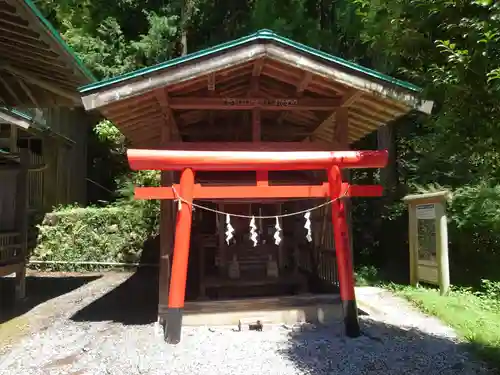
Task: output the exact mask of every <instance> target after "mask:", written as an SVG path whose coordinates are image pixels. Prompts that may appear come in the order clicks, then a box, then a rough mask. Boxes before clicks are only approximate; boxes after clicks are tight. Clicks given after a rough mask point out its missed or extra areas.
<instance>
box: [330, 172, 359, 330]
mask: <svg viewBox="0 0 500 375" xmlns="http://www.w3.org/2000/svg"><path fill="white" fill-rule="evenodd" d="M328 182H329V184H330V198H331V199H336V198H338V197H339V195H340V194H341V185H342V177H341V173H340V169H339V168H338V167H337V166H333V167H331V168H330V170H328ZM332 225H333V230H334V238H335V252H336V256H337V268H338V275H339V283H340V298H341V300H342V308H343V311H344V325H345V332H346V335H347V336H349V337H358V336H359V335H360V328H359V321H358V308H357V306H356V296H355V293H354V270H353V267H352V258H351V251H350V241H349V231H348V228H347V220H346V212H345V203H344V201H343V199H336V200H335V202H333V203H332Z"/></svg>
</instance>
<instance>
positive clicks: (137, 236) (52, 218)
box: [31, 201, 159, 271]
mask: <svg viewBox="0 0 500 375" xmlns="http://www.w3.org/2000/svg"><path fill="white" fill-rule="evenodd" d="M158 214H159V204H158V202H157V201H124V202H121V203H117V204H114V205H111V206H107V207H87V208H80V207H61V208H58V209H56V210H55V211H53V212H52V213H49V214H47V215H46V216H45V218H44V220H43V222H42V224H41V225H40V226H39V235H38V243H37V246H36V248H35V250H34V252H33V255H32V257H31V259H32V260H44V261H72V262H88V261H91V262H126V263H129V262H138V261H139V259H140V256H141V251H142V248H143V245H144V242H145V241H146V240H148V239H149V238H150V237H152V236H155V235H157V233H158V216H159V215H158ZM44 268H46V267H44ZM49 268H51V269H53V270H68V271H69V270H81V269H89V268H91V269H95V268H99V267H82V266H70V265H57V266H50V267H49Z"/></svg>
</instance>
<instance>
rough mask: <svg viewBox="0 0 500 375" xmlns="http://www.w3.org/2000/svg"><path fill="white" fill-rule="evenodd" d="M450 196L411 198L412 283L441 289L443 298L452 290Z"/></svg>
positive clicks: (442, 194)
mask: <svg viewBox="0 0 500 375" xmlns="http://www.w3.org/2000/svg"><path fill="white" fill-rule="evenodd" d="M447 198H448V192H436V193H427V194H419V195H408V196H406V197H404V198H403V201H404V202H406V203H407V204H408V217H409V244H410V283H411V284H412V285H417V284H418V282H425V283H429V284H434V285H439V287H440V290H441V294H445V293H446V292H447V291H448V289H449V286H450V275H449V265H448V230H447V219H446V210H445V203H446V199H447Z"/></svg>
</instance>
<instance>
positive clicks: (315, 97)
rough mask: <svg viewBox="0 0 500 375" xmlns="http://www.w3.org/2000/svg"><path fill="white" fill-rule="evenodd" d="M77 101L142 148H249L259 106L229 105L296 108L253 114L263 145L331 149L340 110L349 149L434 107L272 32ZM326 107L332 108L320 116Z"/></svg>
mask: <svg viewBox="0 0 500 375" xmlns="http://www.w3.org/2000/svg"><path fill="white" fill-rule="evenodd" d="M81 93H82V101H83V104H84V106H85V108H86V109H87V110H94V109H98V110H99V111H100V112H101V113H102V114H103V115H104V116H106V117H107V118H108V119H109V120H111V121H113V122H114V123H115V124H117V126H118V127H119V128H120V129H121V131H122V132H123V133H124V135H125V136H126V137H127V138H128V139H129V140H130V141H131V143H132V145H133V147H137V148H142V147H150V148H156V147H159V144H160V139H161V136H162V132H163V131H165V127H166V126H169V127H170V128H171V129H170V131H172V133H173V134H174V133H175V134H178V136H179V137H180V138H181V139H183V140H185V141H251V121H250V120H249V118H250V115H251V110H252V108H254V107H252V105H250V106H248V105H247V106H243V105H236V106H234V107H233V108H234V109H240V110H238V111H231V110H229V109H230V108H229V106H228V108H224V106H225V105H224V104H222V103H223V101H224V100H226V101H227V99H228V98H239V99H244V98H264V99H269V100H271V99H276V98H282V99H293V100H295V104H294V105H295V107H294V108H297V109H294V110H292V108H286V109H284V110H276V108H271V107H265V108H264V107H263V106H260V105H256V106H255V108H261V111H260V121H261V125H262V140H263V141H295V142H296V141H301V140H304V139H306V138H308V139H311V140H314V141H323V142H326V143H329V142H331V141H332V139H333V138H334V132H335V117H336V116H335V115H336V111H337V109H338V108H340V107H347V108H348V113H349V115H348V119H349V127H348V140H349V143H352V142H355V141H357V140H359V139H361V138H363V137H364V136H366V135H367V134H369V133H371V132H372V131H374V130H376V129H377V128H378V127H379V126H381V125H383V124H386V123H388V122H390V121H393V120H395V119H396V118H398V117H400V116H402V115H404V114H406V113H407V112H409V111H411V110H414V109H416V110H419V111H422V112H425V113H430V111H431V109H432V102H421V101H420V100H419V98H418V97H419V89H418V88H417V87H415V86H413V85H411V84H409V83H405V82H401V81H398V80H395V79H393V78H391V77H387V76H384V75H381V74H380V73H377V72H374V71H371V70H368V69H366V68H363V67H360V66H357V65H355V64H352V63H349V62H347V61H344V60H341V59H338V58H336V57H333V56H330V55H326V54H323V53H322V52H320V51H317V50H313V49H311V48H309V47H306V46H303V45H300V44H298V43H295V42H292V41H289V40H288V39H285V38H282V37H279V36H277V35H276V34H274V33H271V32H269V31H263V32H259V33H256V34H253V36H249V37H246V38H242V39H240V40H237V41H233V42H230V43H226V44H224V45H220V46H216V47H214V48H212V49H210V50H205V51H200V52H198V53H195V54H191V55H187V56H185V57H183V58H181V59H175V60H173V61H169V62H166V63H164V64H161V65H159V66H155V67H151V68H148V69H145V70H144V69H143V70H140V71H137V72H133V73H130V74H128V75H125V76H121V77H116V78H114V79H112V80H108V81H105V82H98V83H96V84H93V85H90V86H86V87H83V88H81ZM328 101H330V102H331V103H332V105H333V106H332V108H330V109H328V104H325V106H326V107H325V108H321V109H319V107H320V106H319V103H323V102H325V103H327V102H328ZM302 102H308V103H311V108H307V106H300V104H301V103H302ZM238 103H240V104H241V103H242V101H241V100H240V101H238ZM297 103H298V104H297ZM314 103H316V105H315V107H314V108H313V104H314ZM292 107H293V106H292ZM270 108H271V109H270Z"/></svg>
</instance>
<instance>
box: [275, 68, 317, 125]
mask: <svg viewBox="0 0 500 375" xmlns="http://www.w3.org/2000/svg"><path fill="white" fill-rule="evenodd" d="M312 78H313V75H312V73H310V72H305V73H304V76H303V77H302V79H301V80H300V82H299V83H298V84H297V88H296V90H295V95H296V96H297V97H298V98H300V97H302V95H303V94H304V91H305V90H306V88H307V86H309V83H311V81H312ZM289 114H290V112H283V113H282V114H281V115H280V117H278V123H280V124H281V123H282V122H283V121H284V120H285V119H286V118H287V117H288V115H289Z"/></svg>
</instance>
